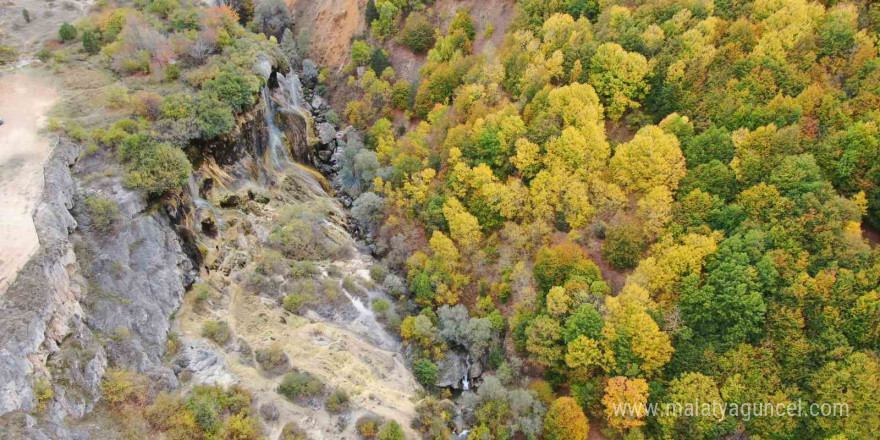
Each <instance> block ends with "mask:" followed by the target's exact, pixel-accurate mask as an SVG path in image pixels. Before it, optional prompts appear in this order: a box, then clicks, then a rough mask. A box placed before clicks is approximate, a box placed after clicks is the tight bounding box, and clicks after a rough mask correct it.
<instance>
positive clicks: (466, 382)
mask: <svg viewBox="0 0 880 440" xmlns="http://www.w3.org/2000/svg"><path fill="white" fill-rule="evenodd" d="M464 365H465V370H464V377H462V378H461V389H462V391H468V390H470V389H471V380H470V376H471V355H467V358H465V364H464Z"/></svg>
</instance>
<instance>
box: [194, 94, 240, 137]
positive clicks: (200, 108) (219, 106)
mask: <svg viewBox="0 0 880 440" xmlns="http://www.w3.org/2000/svg"><path fill="white" fill-rule="evenodd" d="M195 115H196V127H198V129H199V131H201V132H202V137H203V138H205V139H212V138H216V137H218V136H220V135H223V134H226V133H228V132H230V131H232V128H233V127H234V126H235V117H234V116H233V115H232V110H231V109H230V108H229V106H227V105H225V104H224V103H222V102H220V100H218V99H217V98H216V97H215V96H213V95H212V94H209V93H199V95H198V97H196V101H195Z"/></svg>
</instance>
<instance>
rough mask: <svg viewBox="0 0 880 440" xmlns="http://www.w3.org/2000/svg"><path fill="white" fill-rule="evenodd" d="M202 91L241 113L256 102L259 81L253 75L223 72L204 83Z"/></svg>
mask: <svg viewBox="0 0 880 440" xmlns="http://www.w3.org/2000/svg"><path fill="white" fill-rule="evenodd" d="M203 89H204V90H206V91H207V92H209V93H212V94H213V95H214V96H216V97H217V98H219V99H220V100H221V101H223V102H225V103H226V104H227V105H228V106H229V107H230V108H232V110H233V111H235V112H242V111H244V110H246V109H249V108H251V107H252V106H253V105H254V103H255V102H256V99H255V97H256V95H257V93H258V92H259V91H260V81H259V80H257V77H255V76H253V75H248V74H242V73H233V72H229V71H225V70H224V71H222V72H220V73H219V74H218V75H217V76H215V77H214V78H213V79H211V80H208V81H206V82H205V84H204V86H203Z"/></svg>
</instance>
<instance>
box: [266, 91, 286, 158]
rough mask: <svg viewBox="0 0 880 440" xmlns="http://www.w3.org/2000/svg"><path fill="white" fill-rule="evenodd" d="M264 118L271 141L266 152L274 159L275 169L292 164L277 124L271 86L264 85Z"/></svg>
mask: <svg viewBox="0 0 880 440" xmlns="http://www.w3.org/2000/svg"><path fill="white" fill-rule="evenodd" d="M262 94H263V105H264V111H263V119H265V122H266V129H267V130H268V131H269V142H268V145H266V152H267V154H269V158H271V159H272V165H273V166H274V167H275V169H282V168H284V167H286V166H288V165H290V164H291V161H290V154H289V153H288V152H287V148H286V147H285V146H284V142H282V141H281V130H279V129H278V125H276V124H275V109H274V107H272V99H271V96H270V93H269V87H267V86H263V91H262Z"/></svg>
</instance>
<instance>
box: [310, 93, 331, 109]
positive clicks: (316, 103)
mask: <svg viewBox="0 0 880 440" xmlns="http://www.w3.org/2000/svg"><path fill="white" fill-rule="evenodd" d="M328 106H329V104H327V100H326V99H324V98H322V97H321V95H315V96H314V97H313V98H312V110H313V111H323V110H326V109H327V108H328Z"/></svg>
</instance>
